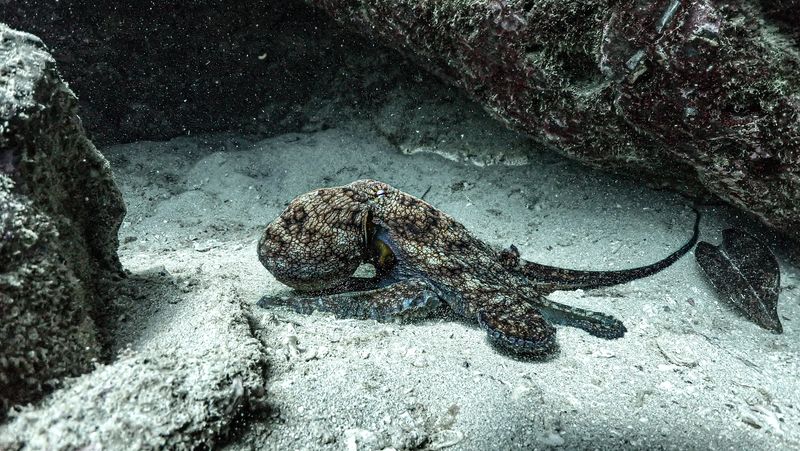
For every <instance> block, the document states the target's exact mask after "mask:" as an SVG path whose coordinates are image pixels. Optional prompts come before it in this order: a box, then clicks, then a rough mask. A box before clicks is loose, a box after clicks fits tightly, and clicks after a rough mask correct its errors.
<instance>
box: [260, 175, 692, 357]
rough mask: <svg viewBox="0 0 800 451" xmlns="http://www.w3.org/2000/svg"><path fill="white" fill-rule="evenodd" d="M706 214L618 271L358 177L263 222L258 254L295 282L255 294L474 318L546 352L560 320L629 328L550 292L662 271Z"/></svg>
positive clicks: (408, 315) (497, 341) (374, 312)
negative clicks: (562, 256) (583, 266)
mask: <svg viewBox="0 0 800 451" xmlns="http://www.w3.org/2000/svg"><path fill="white" fill-rule="evenodd" d="M695 213H697V211H696V210H695ZM699 219H700V218H699V213H698V214H697V218H696V220H695V224H694V233H693V235H692V238H691V239H690V240H689V241H688V242H687V243H686V244H684V245H683V246H682V247H681V248H680V249H678V250H677V251H675V252H673V253H672V254H670V255H669V256H667V257H666V258H664V259H662V260H660V261H658V262H656V263H653V264H650V265H647V266H642V267H638V268H632V269H625V270H618V271H584V270H575V269H562V268H558V267H554V266H547V265H542V264H538V263H534V262H529V261H526V260H524V259H522V258H520V253H519V251H518V250H517V248H516V247H515V246H513V245H512V246H510V247H508V248H506V249H502V250H501V249H498V248H495V247H493V246H491V245H489V244H487V243H486V242H484V241H482V240H480V239H479V238H477V237H476V236H475V235H473V234H472V233H470V232H469V231H468V230H467V229H466V227H464V226H463V225H462V224H461V223H459V222H458V221H456V220H455V219H453V218H452V217H450V216H449V215H447V214H446V213H444V212H442V211H440V210H437V209H436V208H434V207H433V206H431V205H430V204H429V203H427V202H425V201H424V200H422V199H419V198H417V197H414V196H412V195H410V194H407V193H404V192H402V191H400V190H397V189H395V188H393V187H392V186H389V185H388V184H386V183H383V182H379V181H376V180H358V181H355V182H352V183H350V184H348V185H345V186H339V187H332V188H321V189H317V190H314V191H311V192H309V193H306V194H303V195H301V196H299V197H297V198H295V199H294V200H293V201H291V203H289V205H288V206H287V208H286V209H285V210H284V211H283V212H282V213H281V214H280V215H279V216H278V217H277V218H276V219H275V220H274V221H273V222H271V223H270V224H269V225H268V226H267V227H266V229H265V230H264V233H263V235H262V236H261V239H260V240H259V243H258V256H259V260H260V261H261V263H262V264H263V265H264V266H265V267H266V268H267V270H268V271H269V272H270V273H272V275H273V276H274V277H275V278H276V279H277V280H278V281H279V282H281V283H283V284H285V285H288V286H289V287H291V288H293V289H294V290H295V293H294V294H293V295H291V296H265V297H263V298H261V299H260V300H259V301H258V305H259V306H261V307H271V306H287V307H291V308H294V309H295V310H296V311H297V312H300V313H311V312H313V311H322V312H332V313H333V314H334V315H335V316H336V317H338V318H358V319H374V320H377V321H381V322H388V321H402V322H405V321H412V320H419V319H424V318H431V317H436V316H437V315H445V316H447V317H453V318H457V319H461V320H463V321H466V322H470V323H477V325H479V326H480V327H481V328H482V329H484V330H485V331H486V332H487V334H488V338H489V341H490V342H491V343H492V344H493V345H494V346H496V348H498V350H502V351H506V352H510V353H513V354H519V355H526V356H543V355H547V354H550V353H551V352H552V351H553V350H554V349H557V345H556V339H555V335H556V333H555V332H556V331H555V327H554V325H562V326H572V327H577V328H580V329H583V330H585V331H586V332H588V333H589V334H591V335H593V336H596V337H601V338H606V339H614V338H619V337H622V336H623V335H624V334H625V332H626V328H625V326H624V325H623V323H622V322H621V321H619V320H618V319H616V318H614V317H613V316H611V315H608V314H605V313H599V312H594V311H589V310H584V309H581V308H576V307H572V306H568V305H564V304H560V303H557V302H553V301H551V300H549V299H547V297H546V296H547V295H548V294H550V293H552V292H554V291H556V290H575V289H589V288H599V287H604V286H610V285H616V284H621V283H626V282H629V281H631V280H634V279H639V278H642V277H646V276H650V275H652V274H654V273H656V272H658V271H661V270H662V269H664V268H666V267H668V266H669V265H671V264H672V263H674V262H675V261H677V260H678V259H679V258H680V257H681V256H683V255H684V254H685V253H686V252H688V251H689V250H690V249H691V248H692V246H694V244H695V243H696V241H697V237H698V223H699ZM362 264H371V265H372V266H373V267H374V274H373V275H370V276H368V277H363V276H356V275H355V274H356V272H357V270H358V268H359V267H360V266H361V265H362Z"/></svg>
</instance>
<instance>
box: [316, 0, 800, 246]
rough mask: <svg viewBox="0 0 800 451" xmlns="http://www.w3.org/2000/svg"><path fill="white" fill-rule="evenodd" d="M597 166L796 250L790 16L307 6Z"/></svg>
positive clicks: (753, 11) (699, 5) (578, 6)
mask: <svg viewBox="0 0 800 451" xmlns="http://www.w3.org/2000/svg"><path fill="white" fill-rule="evenodd" d="M311 3H313V4H316V5H317V6H319V7H321V8H323V9H325V10H326V11H328V12H329V13H330V14H331V15H332V16H333V17H334V18H335V19H337V20H338V21H340V22H342V23H343V24H345V25H347V26H348V27H350V28H351V29H354V30H356V31H358V32H360V33H363V34H365V35H367V36H370V37H373V38H375V39H377V40H378V41H379V42H381V43H384V44H388V45H390V46H392V47H394V48H397V49H399V50H401V51H403V52H404V53H406V54H407V55H409V56H411V57H413V58H414V59H416V60H417V61H418V62H419V63H420V64H421V65H422V66H424V67H426V68H427V69H429V70H431V71H433V72H435V73H437V74H438V75H440V76H441V77H442V78H443V79H445V80H447V81H450V82H451V83H453V84H455V85H457V86H459V87H462V88H463V89H465V90H466V91H467V92H468V93H469V94H470V95H471V96H472V97H473V98H475V99H476V100H477V101H479V102H480V103H482V104H483V105H484V106H485V107H486V108H487V109H489V110H490V111H491V112H492V113H494V114H495V115H496V116H497V117H499V118H501V119H502V120H503V121H505V122H506V123H507V124H508V125H510V126H512V127H514V128H516V129H519V130H523V131H526V132H528V133H531V134H532V135H534V136H536V137H538V138H540V139H541V140H542V141H543V142H546V143H548V144H550V145H552V146H553V147H555V148H557V149H559V150H560V151H562V152H564V153H565V154H567V155H569V156H571V157H574V158H577V159H579V160H581V161H583V162H585V163H589V164H592V165H594V166H598V167H602V168H605V169H611V170H614V171H619V172H624V173H628V174H633V175H635V176H638V177H642V178H645V180H647V181H648V182H653V181H660V182H663V183H665V184H668V185H670V186H672V187H675V188H678V189H680V190H683V191H687V192H693V193H698V192H701V191H703V189H705V190H708V191H710V192H711V193H713V194H715V195H717V196H719V197H721V198H722V199H724V200H726V201H728V202H731V203H732V204H734V205H737V206H739V207H741V208H743V209H745V210H747V211H750V212H753V213H755V214H756V215H758V216H759V217H761V218H762V219H763V220H764V221H765V222H766V223H768V224H770V225H772V226H774V227H777V228H778V229H780V230H783V231H785V232H787V233H789V234H790V235H792V236H793V237H794V238H800V232H799V231H800V202H799V201H800V121H799V120H798V116H799V115H800V54H798V46H797V42H796V41H795V40H794V38H793V36H794V37H796V30H797V28H796V25H797V23H796V21H793V20H791V19H789V20H783V19H782V20H781V21H780V23H779V24H778V25H775V24H774V23H773V22H771V21H770V20H771V19H772V18H779V17H781V11H787V10H791V8H790V6H791V5H790V4H789V3H791V2H777V1H771V2H765V3H764V6H765V7H766V8H767V9H768V14H767V15H764V14H762V11H761V10H760V9H759V5H757V4H751V3H748V2H739V1H737V2H718V1H712V0H702V1H695V2H679V1H673V0H660V1H656V2H649V1H636V2H622V3H618V2H609V1H591V2H578V1H569V2H563V1H552V0H542V1H534V2H530V1H512V0H508V1H506V0H482V1H474V2H464V1H461V0H446V1H437V2H427V1H419V0H312V1H311Z"/></svg>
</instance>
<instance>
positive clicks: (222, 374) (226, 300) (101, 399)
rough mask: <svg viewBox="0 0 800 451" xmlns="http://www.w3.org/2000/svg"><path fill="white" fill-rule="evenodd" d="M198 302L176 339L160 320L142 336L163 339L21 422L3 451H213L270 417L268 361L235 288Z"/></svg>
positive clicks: (6, 437) (2, 443)
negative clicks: (260, 415) (257, 417)
mask: <svg viewBox="0 0 800 451" xmlns="http://www.w3.org/2000/svg"><path fill="white" fill-rule="evenodd" d="M198 298H199V299H194V300H189V299H187V300H185V302H183V303H182V305H181V306H179V307H178V308H179V309H180V312H181V315H182V317H184V318H187V320H186V321H179V322H175V324H174V325H173V326H172V327H173V328H177V329H179V330H178V331H175V333H173V334H170V333H164V332H163V330H161V331H158V332H155V331H153V330H152V328H153V327H155V328H156V329H159V328H162V327H163V326H153V325H152V324H153V323H158V322H160V321H164V320H165V319H166V318H163V317H161V316H159V315H162V316H164V313H163V312H159V313H156V314H155V315H156V316H155V317H151V318H148V319H147V320H146V321H144V323H143V324H142V327H141V333H142V334H144V335H150V336H157V337H158V338H155V339H151V340H147V342H146V343H145V344H144V345H142V346H140V347H138V348H139V349H138V350H128V351H123V352H121V354H120V356H119V358H118V359H117V360H116V361H114V362H113V363H111V364H108V365H102V366H100V367H99V368H98V369H96V370H95V371H93V372H92V373H90V374H86V375H84V376H81V377H80V378H78V379H77V380H75V381H73V383H71V384H70V386H69V387H66V388H63V389H61V390H58V391H56V392H55V393H53V394H52V395H51V396H48V397H47V398H46V400H45V401H44V402H43V403H41V405H38V406H35V407H31V408H25V409H23V410H22V411H21V412H18V413H14V415H13V417H12V418H11V421H9V422H8V423H7V424H5V425H2V426H0V449H19V450H38V449H47V450H75V449H185V450H190V449H213V448H214V446H215V445H216V444H218V443H220V441H221V440H222V439H224V438H225V437H227V436H228V434H229V433H230V432H231V430H232V429H234V428H235V427H236V426H237V424H238V425H241V424H244V423H245V422H246V421H247V419H248V418H249V417H250V416H252V415H254V414H255V413H256V412H258V411H261V410H263V408H264V407H265V404H264V395H265V389H264V380H265V376H266V374H265V373H266V354H265V352H264V349H263V345H262V343H261V341H259V340H258V339H257V338H256V337H255V336H254V333H255V330H254V328H255V327H258V326H255V323H253V321H255V320H254V319H253V318H252V317H251V316H250V313H249V311H248V308H249V307H248V306H249V303H250V300H249V299H248V300H245V298H244V297H243V296H241V295H237V294H236V287H229V288H228V290H227V293H226V294H225V295H221V296H216V295H210V294H209V293H202V295H201V296H199V297H198ZM204 298H205V299H204ZM159 301H160V300H159ZM167 316H168V314H167ZM148 323H149V324H150V326H148V325H147V324H148Z"/></svg>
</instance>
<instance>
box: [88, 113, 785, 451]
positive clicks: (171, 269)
mask: <svg viewBox="0 0 800 451" xmlns="http://www.w3.org/2000/svg"><path fill="white" fill-rule="evenodd" d="M496 147H497V148H502V143H499V144H497V146H496ZM405 150H406V152H405V154H404V153H402V152H399V151H398V149H397V148H396V147H395V146H392V145H391V144H390V143H389V142H388V141H386V140H385V139H384V138H383V137H381V135H380V134H378V133H376V132H375V131H374V130H373V129H372V128H370V127H368V126H366V125H363V124H358V123H354V124H349V125H346V126H341V127H337V128H333V129H328V130H322V131H314V132H309V133H298V134H287V135H281V136H275V137H272V138H269V139H263V140H256V139H253V138H249V137H246V136H238V135H234V134H220V135H210V136H200V137H186V138H179V139H174V140H172V141H169V142H139V143H134V144H126V145H118V146H113V147H110V148H106V149H103V152H104V154H105V155H106V156H107V157H108V159H109V161H110V162H111V164H112V167H113V169H114V171H115V177H116V179H117V181H118V183H119V184H120V187H121V189H122V191H123V193H124V195H125V199H126V202H127V205H128V216H127V218H126V220H125V222H124V224H123V227H122V229H121V231H120V240H121V243H122V245H121V249H120V255H121V259H122V262H123V264H124V266H125V268H126V269H127V270H129V271H130V272H131V274H132V275H131V277H133V278H136V277H142V278H143V280H150V281H151V282H150V283H152V280H153V279H152V277H150V278H148V276H147V275H152V274H158V275H160V276H159V277H162V278H164V279H165V280H168V281H169V283H168V285H169V286H170V287H171V288H170V289H163V290H145V292H144V293H145V294H143V295H142V296H140V297H139V299H135V300H134V302H132V303H128V304H126V305H124V306H123V308H122V310H123V313H122V314H121V317H120V318H119V320H120V325H121V327H120V328H119V332H118V334H117V336H116V337H115V340H116V347H117V349H118V350H120V351H121V350H123V349H128V348H130V349H132V350H134V351H136V350H137V349H138V348H142V347H145V346H151V345H152V343H153V342H159V343H161V345H162V346H163V347H176V348H181V347H187V346H189V347H192V346H200V344H197V342H205V343H206V346H208V349H209V350H208V351H206V352H208V353H211V354H214V355H215V358H218V359H221V360H224V359H225V354H224V353H225V352H227V350H226V349H227V348H226V347H225V346H215V344H214V342H213V340H214V334H211V335H210V336H209V335H208V334H207V333H206V329H207V328H208V329H211V327H207V326H208V325H210V324H211V323H209V322H219V321H224V317H221V316H224V312H225V310H222V313H218V312H217V313H214V314H209V313H208V312H211V311H214V309H215V307H214V305H215V303H216V302H221V301H219V299H221V298H224V297H225V296H227V295H230V293H235V295H236V296H237V297H238V298H242V299H244V300H245V301H246V302H251V303H253V304H255V302H256V301H257V300H258V299H259V298H260V297H261V296H263V295H265V294H275V293H289V289H288V288H287V287H285V286H283V285H281V284H280V283H278V282H277V281H275V280H274V279H273V277H272V276H271V275H270V274H269V273H268V272H267V271H266V270H265V269H264V268H263V267H262V266H261V264H260V263H259V262H258V259H257V256H256V242H257V240H258V238H259V236H260V233H261V231H262V229H263V227H264V226H265V225H266V224H267V223H268V222H269V221H271V220H272V219H273V218H275V217H276V216H277V215H278V214H279V213H280V212H281V211H282V210H283V208H284V207H285V205H286V204H287V203H288V202H289V201H290V200H291V199H292V198H294V197H295V196H297V195H299V194H301V193H304V192H307V191H309V190H311V189H314V188H318V187H322V186H335V185H342V184H346V183H349V182H351V181H353V180H357V179H361V178H374V179H378V180H381V181H385V182H387V183H389V184H392V185H394V186H395V187H397V188H398V189H401V190H403V191H406V192H408V193H411V194H415V195H417V196H420V195H422V194H423V193H426V194H425V199H426V200H427V201H428V202H430V203H431V204H432V205H434V206H435V207H437V208H439V209H441V210H443V211H445V212H447V213H448V214H450V215H452V216H453V217H454V218H456V219H457V220H459V221H460V222H462V223H463V224H464V225H465V226H466V227H467V228H468V229H469V230H471V231H472V232H473V233H474V234H475V235H477V236H479V237H480V238H482V239H484V240H485V241H487V242H489V243H491V244H493V245H497V246H503V247H504V246H507V245H509V244H512V243H513V244H515V245H516V246H517V247H518V248H519V249H520V251H521V253H522V256H523V257H524V258H526V259H528V260H533V261H536V262H539V263H545V264H550V265H556V266H561V267H569V268H579V269H594V270H606V269H624V268H627V267H633V266H639V265H644V264H648V263H651V262H653V261H656V260H658V259H660V258H663V257H664V256H666V255H668V254H669V253H670V252H672V251H673V250H675V249H677V248H678V247H680V246H681V244H682V243H684V242H685V241H686V240H687V239H688V238H689V237H690V236H691V227H692V221H693V214H692V211H691V209H690V208H689V205H688V201H687V200H686V199H684V198H682V197H680V196H678V195H675V194H672V193H669V192H662V191H654V190H651V189H648V188H645V187H643V186H641V185H640V184H637V183H634V182H632V181H629V180H626V179H624V178H619V177H615V176H612V175H607V174H602V173H598V172H596V171H592V170H590V169H585V168H583V167H581V166H579V165H577V164H575V163H572V162H570V161H568V160H564V159H562V158H560V157H557V156H555V155H553V154H551V153H550V152H548V151H537V150H535V149H532V150H530V151H529V152H528V153H527V154H526V155H525V156H524V157H514V158H504V156H502V155H501V156H500V157H499V158H493V159H492V158H490V159H489V160H490V161H495V162H497V161H500V162H503V161H505V162H506V163H513V164H506V165H504V164H497V165H493V166H490V167H479V166H477V165H475V164H472V163H470V161H469V160H470V158H467V157H464V156H463V155H461V156H459V155H449V157H450V158H445V157H443V156H441V155H436V154H433V153H430V152H419V153H414V152H413V150H414V149H405ZM423 150H426V149H423ZM427 150H431V149H427ZM495 157H496V155H495ZM702 213H703V220H702V223H701V234H702V236H701V239H704V240H707V241H710V242H712V243H715V244H716V243H717V242H718V241H719V239H720V231H721V229H723V228H725V227H729V226H732V225H736V226H739V227H747V226H748V225H747V221H746V220H740V219H738V218H736V215H735V214H733V213H731V212H730V211H729V210H727V209H726V208H724V207H706V208H702ZM743 223H744V225H742V224H743ZM782 263H783V264H782V269H783V279H782V285H783V292H782V294H781V301H780V304H779V312H780V315H781V318H782V321H783V324H784V329H785V331H784V333H783V334H782V335H776V334H772V333H769V332H767V331H764V330H762V329H760V328H759V327H757V326H756V325H754V324H753V323H751V322H749V321H748V320H746V319H744V318H743V317H741V316H740V315H738V314H737V313H735V312H734V311H732V310H731V309H730V308H729V307H728V306H727V305H725V304H723V303H722V302H721V301H720V300H718V298H717V296H716V294H715V293H714V292H713V291H712V288H711V286H710V285H709V284H708V283H707V282H706V281H705V279H704V278H703V276H702V274H701V272H700V270H699V268H698V267H697V264H696V262H695V260H694V257H693V255H692V254H691V253H690V254H688V255H687V256H685V257H684V258H682V259H681V260H679V261H678V262H677V263H676V264H674V265H673V266H671V267H670V268H668V269H666V270H664V271H662V272H661V273H659V274H657V275H655V276H652V277H649V278H646V279H641V280H637V281H634V282H631V283H628V284H624V285H619V286H614V287H610V288H604V289H598V290H587V291H582V290H577V291H570V292H556V293H554V294H552V295H551V296H550V298H551V299H553V300H555V301H557V302H562V303H566V304H570V305H575V306H580V307H583V308H588V309H592V310H597V311H602V312H605V313H609V314H612V315H614V316H616V317H617V318H619V319H621V320H622V321H623V322H624V323H625V325H626V327H627V329H628V333H627V334H626V335H625V337H624V338H622V339H618V340H603V339H600V338H595V337H592V336H589V335H588V334H587V333H585V332H583V331H581V330H578V329H574V328H564V327H559V328H558V343H559V347H560V350H559V351H558V352H557V353H556V354H555V355H554V356H552V357H551V358H549V359H546V360H543V361H523V360H515V359H512V358H510V357H508V356H504V355H500V354H498V353H497V352H496V351H495V350H494V349H493V348H492V346H491V345H490V344H489V343H488V341H487V340H486V338H485V334H484V332H482V331H481V330H479V329H478V328H477V327H475V326H469V325H466V324H462V323H457V322H447V321H443V320H429V321H424V322H421V323H418V324H405V325H401V324H394V323H377V322H374V321H359V320H349V319H342V320H340V319H335V318H334V317H333V316H332V315H330V314H322V313H315V314H312V315H308V316H306V315H301V314H296V313H294V312H293V311H291V310H288V309H283V308H276V309H270V310H267V309H261V308H258V307H253V316H254V317H255V319H256V323H257V324H256V325H255V327H256V329H257V330H258V332H257V334H258V337H259V339H260V340H261V341H262V342H263V343H264V344H265V349H266V352H267V355H268V358H267V360H268V379H267V387H266V399H267V402H268V413H267V414H266V415H264V416H263V417H259V418H255V419H251V421H248V422H245V424H244V426H243V427H242V428H241V430H239V431H238V432H237V433H236V435H235V436H234V437H232V438H231V439H230V440H229V442H228V443H227V444H226V445H225V447H226V448H228V449H232V450H234V449H235V450H238V449H382V448H397V449H401V448H427V449H442V448H447V447H450V449H537V448H549V447H564V448H571V449H584V448H599V449H619V448H648V449H673V448H674V449H786V448H794V447H798V446H800V384H798V382H797V375H798V374H800V363H798V358H797V356H798V355H800V339H798V333H800V330H798V327H797V325H796V324H797V323H796V318H800V305H798V304H799V303H798V289H797V288H796V285H797V280H798V273H797V270H796V269H793V268H792V267H791V266H789V265H788V264H786V263H785V262H784V261H782Z"/></svg>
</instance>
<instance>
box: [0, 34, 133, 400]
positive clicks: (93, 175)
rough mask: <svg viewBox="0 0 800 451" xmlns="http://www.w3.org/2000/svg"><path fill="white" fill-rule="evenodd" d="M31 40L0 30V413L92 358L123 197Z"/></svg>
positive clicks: (48, 61) (68, 95) (115, 269)
mask: <svg viewBox="0 0 800 451" xmlns="http://www.w3.org/2000/svg"><path fill="white" fill-rule="evenodd" d="M76 104H77V100H76V99H75V96H74V95H73V93H72V92H71V91H70V90H69V89H68V88H67V87H66V85H65V84H64V83H63V82H62V81H61V80H60V79H59V77H58V73H57V71H56V68H55V61H54V60H53V58H52V57H51V56H50V55H49V54H48V53H47V51H46V49H45V47H44V45H43V44H42V42H41V41H40V40H39V39H38V38H36V37H35V36H33V35H30V34H27V33H21V32H16V31H13V30H11V29H9V28H8V27H6V26H4V25H2V24H0V237H2V239H0V319H2V321H0V343H3V345H2V346H0V416H2V415H5V412H6V411H7V409H8V407H9V406H10V405H11V404H15V403H25V402H28V401H32V400H35V399H36V398H38V397H40V396H41V395H42V394H43V393H45V392H46V391H48V389H49V388H52V387H53V386H55V385H57V384H58V382H59V380H60V379H62V378H63V377H65V376H71V375H77V374H80V373H83V372H86V371H88V370H91V369H92V368H93V364H92V362H93V361H94V360H96V359H97V358H99V357H101V356H102V348H103V346H102V344H103V331H102V330H99V329H98V328H97V324H96V321H97V320H98V319H99V318H100V317H101V316H102V315H103V313H104V310H105V306H104V296H103V294H102V293H103V292H104V290H105V289H106V287H107V286H108V281H109V280H110V279H111V278H114V277H116V276H117V275H118V274H119V272H120V265H119V261H118V259H117V253H116V249H117V230H118V228H119V225H120V223H121V221H122V217H123V216H124V212H125V208H124V205H123V203H122V197H121V194H120V192H119V190H118V189H117V187H116V185H115V184H114V182H113V180H112V178H111V173H110V171H109V167H108V163H107V162H106V160H105V159H104V158H103V157H102V155H100V153H99V152H97V150H96V149H95V148H94V146H93V145H92V143H91V142H90V141H89V140H88V139H87V138H86V136H85V135H84V132H83V128H82V127H81V124H80V121H79V119H78V117H77V115H76Z"/></svg>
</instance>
